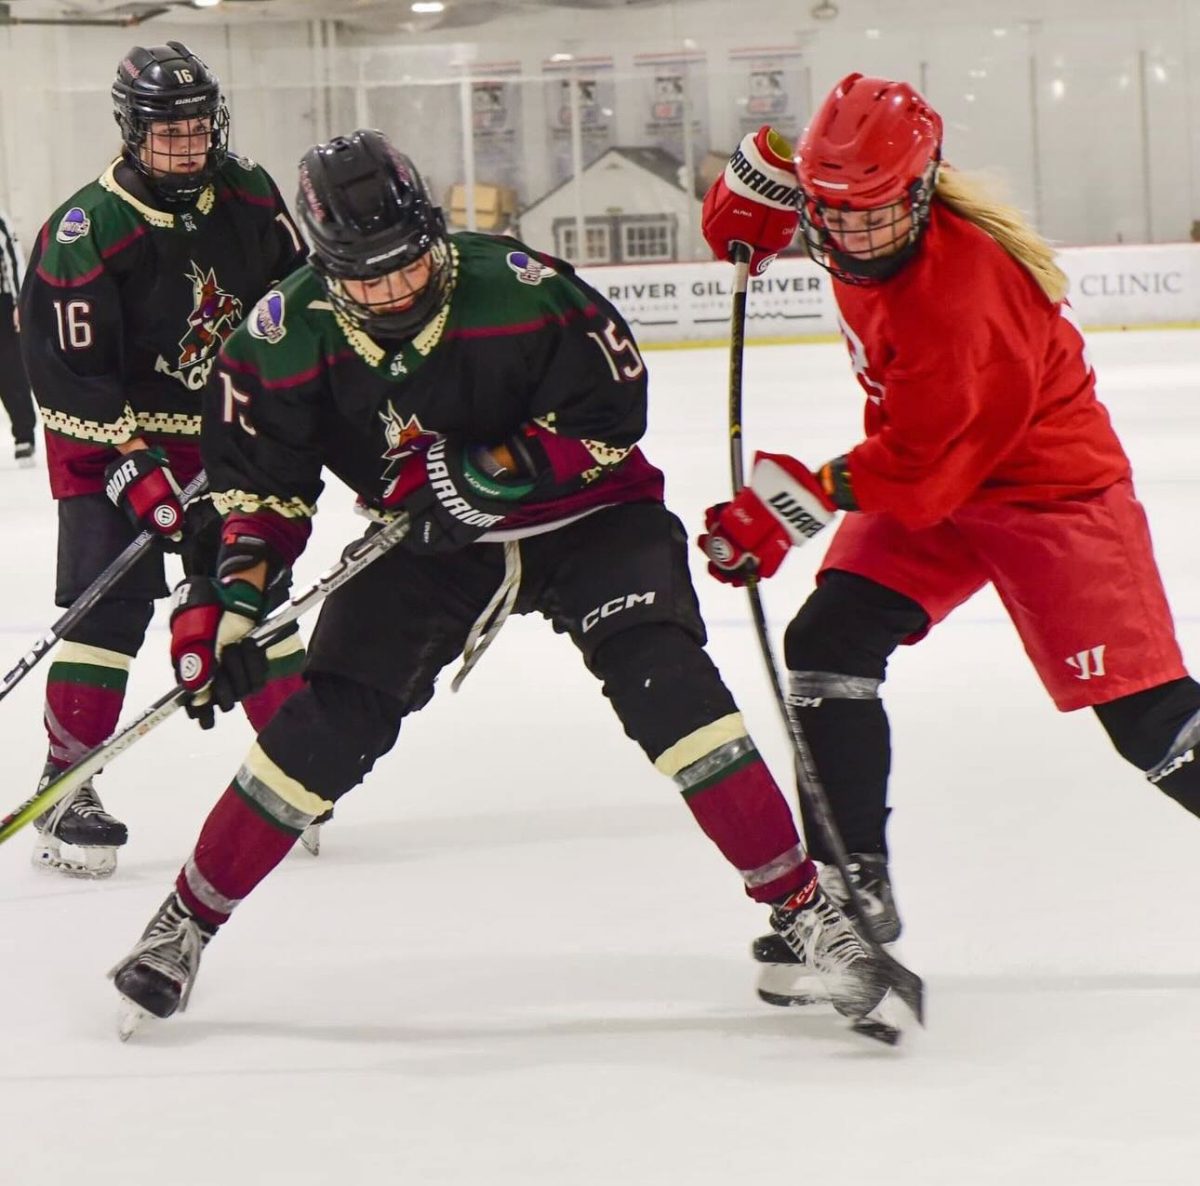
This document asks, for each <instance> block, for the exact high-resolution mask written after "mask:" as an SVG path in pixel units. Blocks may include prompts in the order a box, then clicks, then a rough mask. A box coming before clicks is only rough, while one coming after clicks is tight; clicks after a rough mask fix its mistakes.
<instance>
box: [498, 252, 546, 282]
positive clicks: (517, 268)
mask: <svg viewBox="0 0 1200 1186" xmlns="http://www.w3.org/2000/svg"><path fill="white" fill-rule="evenodd" d="M506 259H507V261H508V266H509V267H510V268H512V270H513V271H514V272H516V274H517V279H518V280H520V282H521V283H522V284H541V282H542V281H543V280H545V279H547V278H548V277H550V276H556V275H558V273H557V272H555V270H554V269H553V268H552V267H550V266H549V265H547V264H544V263H542V261H541V260H538V259H534V258H533V256H532V255H530V254H529V252H528V251H510V252H509V253H508V255H507V257H506Z"/></svg>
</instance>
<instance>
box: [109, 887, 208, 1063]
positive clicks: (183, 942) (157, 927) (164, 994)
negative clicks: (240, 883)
mask: <svg viewBox="0 0 1200 1186" xmlns="http://www.w3.org/2000/svg"><path fill="white" fill-rule="evenodd" d="M215 933H216V932H215V929H214V928H212V927H210V926H208V925H207V924H205V923H203V922H201V921H200V920H199V919H197V918H196V917H195V916H194V915H193V914H192V913H191V911H190V910H188V908H187V907H186V906H184V904H183V903H182V902H181V901H180V900H179V895H178V894H176V893H175V892H173V891H172V893H171V894H170V896H169V897H168V898H167V900H166V901H165V902H164V903H163V904H162V905H161V906H160V907H159V908H158V912H157V913H156V914H155V915H154V917H153V918H152V919H151V920H150V925H149V926H148V927H147V928H146V929H145V931H144V932H143V933H142V938H141V940H140V941H139V942H138V944H137V945H136V946H135V947H134V949H133V950H132V951H131V952H130V953H129V954H128V955H127V956H126V957H125V958H124V959H123V960H122V961H121V962H120V963H119V964H117V965H116V966H115V967H114V968H112V969H111V970H110V971H109V973H108V975H109V978H110V979H111V980H112V982H113V984H115V985H116V988H117V991H118V992H119V993H120V994H121V1010H120V1014H119V1016H118V1019H117V1032H118V1034H119V1035H120V1038H121V1041H122V1042H124V1041H127V1040H128V1039H129V1038H130V1037H131V1036H132V1035H133V1034H134V1033H136V1032H137V1030H138V1029H139V1028H140V1027H141V1025H142V1023H143V1022H144V1021H145V1020H146V1018H148V1017H157V1018H160V1019H163V1018H167V1017H170V1016H171V1015H172V1014H173V1013H175V1012H180V1013H182V1012H183V1011H184V1010H185V1009H187V1003H188V998H189V997H190V996H191V995H192V985H193V984H194V983H195V981H196V973H197V972H198V971H199V969H200V953H201V952H202V951H203V950H204V947H205V944H207V943H208V941H209V939H211V938H212V937H213V935H214V934H215Z"/></svg>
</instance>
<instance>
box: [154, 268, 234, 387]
mask: <svg viewBox="0 0 1200 1186" xmlns="http://www.w3.org/2000/svg"><path fill="white" fill-rule="evenodd" d="M188 279H189V280H190V281H191V283H192V311H191V312H190V313H189V314H188V316H187V329H186V330H185V331H184V334H183V337H181V338H180V339H179V357H178V359H177V361H176V363H175V365H174V366H172V365H171V363H169V362H168V361H167V360H166V359H165V358H163V356H162V355H161V354H160V355H159V356H158V358H157V359H156V360H155V363H154V369H155V370H156V371H159V372H161V373H162V374H164V375H170V376H171V378H172V379H176V380H178V381H179V382H180V383H182V384H183V385H184V387H186V388H187V389H188V390H189V391H200V390H201V389H202V388H203V387H204V385H205V384H206V383H207V382H208V377H209V375H210V374H211V373H212V367H213V361H214V359H215V357H216V354H217V351H218V350H220V348H221V345H222V343H223V342H224V341H225V339H226V338H227V337H229V335H230V334H231V333H233V331H234V330H235V329H236V328H237V325H238V323H239V322H240V321H241V319H242V302H241V301H240V300H238V298H237V297H235V296H233V295H232V294H231V293H228V292H226V291H225V290H224V289H223V288H222V287H221V286H220V284H219V283H218V281H217V277H216V274H215V272H214V270H213V269H212V268H209V269H208V271H206V272H202V271H201V270H200V268H199V267H198V266H197V265H196V263H195V262H194V261H193V263H192V270H191V271H190V272H189V273H188Z"/></svg>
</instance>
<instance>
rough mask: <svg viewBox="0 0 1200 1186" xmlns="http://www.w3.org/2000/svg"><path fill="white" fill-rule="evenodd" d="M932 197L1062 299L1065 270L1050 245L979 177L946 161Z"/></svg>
mask: <svg viewBox="0 0 1200 1186" xmlns="http://www.w3.org/2000/svg"><path fill="white" fill-rule="evenodd" d="M934 194H935V197H936V198H937V199H938V200H939V201H941V202H944V203H945V204H946V205H947V206H949V207H950V209H951V210H953V211H954V212H955V213H956V214H959V215H961V216H962V217H963V218H965V219H966V220H967V221H968V222H973V223H974V224H975V225H976V226H977V227H979V229H980V230H981V231H984V232H985V233H986V234H988V235H990V236H991V237H992V238H993V239H995V240H996V242H997V243H999V244H1000V246H1001V247H1003V248H1004V250H1005V251H1007V252H1008V254H1009V255H1011V256H1012V257H1013V259H1015V260H1016V261H1017V263H1019V264H1020V265H1021V266H1022V267H1023V268H1024V269H1025V270H1026V271H1027V272H1028V273H1029V274H1030V275H1031V276H1032V277H1033V278H1034V280H1035V281H1036V282H1037V285H1038V287H1039V288H1040V289H1041V290H1042V292H1044V293H1045V294H1046V297H1047V299H1048V300H1050V301H1051V302H1053V303H1054V304H1058V303H1059V302H1061V301H1063V300H1065V299H1066V296H1067V288H1068V280H1067V275H1066V273H1065V272H1064V271H1063V270H1062V268H1060V267H1059V266H1058V264H1057V263H1055V260H1054V255H1055V252H1054V248H1053V247H1051V246H1050V244H1049V243H1047V242H1046V240H1045V239H1043V238H1042V236H1041V235H1039V234H1038V233H1037V231H1035V230H1034V229H1033V227H1032V226H1030V225H1029V223H1028V222H1027V221H1026V219H1025V216H1024V215H1023V214H1022V213H1021V212H1020V211H1019V210H1018V209H1017V208H1016V207H1015V206H1010V205H1008V204H1007V203H1005V202H1002V201H1000V200H999V199H998V198H997V197H996V196H995V194H994V193H993V192H992V189H991V186H990V185H989V184H988V182H987V181H985V180H984V179H983V178H982V177H979V176H977V175H974V174H971V173H962V172H959V170H957V169H952V168H950V167H949V166H947V165H944V164H943V165H942V166H941V167H940V168H939V169H938V175H937V183H936V186H935V190H934Z"/></svg>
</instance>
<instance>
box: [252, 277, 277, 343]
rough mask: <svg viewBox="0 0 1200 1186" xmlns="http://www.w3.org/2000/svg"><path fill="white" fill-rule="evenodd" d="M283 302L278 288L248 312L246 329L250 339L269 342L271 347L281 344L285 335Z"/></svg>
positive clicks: (272, 290) (273, 289)
mask: <svg viewBox="0 0 1200 1186" xmlns="http://www.w3.org/2000/svg"><path fill="white" fill-rule="evenodd" d="M283 314H284V300H283V293H281V292H280V291H279V289H278V288H272V289H271V291H270V292H268V293H267V295H266V296H264V297H263V298H262V299H261V300H260V301H259V302H258V304H257V305H255V306H254V308H253V309H252V310H251V311H250V317H249V319H248V320H247V322H246V328H247V329H248V330H249V331H250V336H251V337H252V338H259V339H260V340H261V341H264V342H270V343H271V345H272V346H274V345H277V344H278V343H279V342H282V341H283V339H284V336H285V335H286V334H287V326H285V325H284V324H283Z"/></svg>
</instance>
